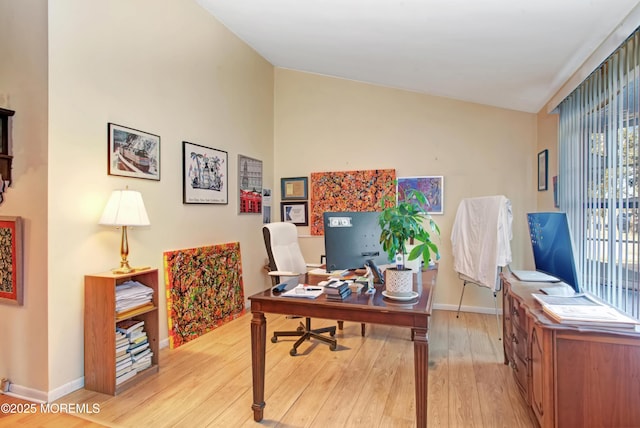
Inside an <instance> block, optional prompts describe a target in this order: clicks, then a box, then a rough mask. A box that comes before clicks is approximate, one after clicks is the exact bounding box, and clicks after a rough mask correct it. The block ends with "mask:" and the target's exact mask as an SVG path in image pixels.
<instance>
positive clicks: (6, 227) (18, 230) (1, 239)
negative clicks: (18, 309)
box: [0, 216, 23, 305]
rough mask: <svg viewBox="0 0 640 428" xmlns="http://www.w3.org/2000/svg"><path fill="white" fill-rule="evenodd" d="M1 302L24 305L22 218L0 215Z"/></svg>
mask: <svg viewBox="0 0 640 428" xmlns="http://www.w3.org/2000/svg"><path fill="white" fill-rule="evenodd" d="M0 265H1V266H2V269H0V302H2V303H9V304H13V305H22V297H23V289H22V218H21V217H7V216H0Z"/></svg>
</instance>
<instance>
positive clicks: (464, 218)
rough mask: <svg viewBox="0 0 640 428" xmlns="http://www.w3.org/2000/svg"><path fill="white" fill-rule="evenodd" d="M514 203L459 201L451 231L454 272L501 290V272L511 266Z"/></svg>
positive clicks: (494, 198)
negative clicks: (500, 270)
mask: <svg viewBox="0 0 640 428" xmlns="http://www.w3.org/2000/svg"><path fill="white" fill-rule="evenodd" d="M512 222H513V214H512V212H511V201H510V200H509V199H507V198H506V197H505V196H502V195H498V196H484V197H479V198H467V199H463V200H462V201H460V205H459V206H458V212H457V213H456V219H455V222H454V224H453V229H452V231H451V244H452V250H453V257H454V263H453V268H454V270H455V271H456V272H458V273H459V274H461V275H463V276H465V277H467V278H469V279H470V280H472V281H473V282H475V283H477V284H479V285H482V286H485V287H488V288H491V289H492V290H493V291H496V290H497V289H499V281H500V278H499V276H498V268H499V267H504V266H507V265H508V264H509V263H511V238H512V236H513V235H512V231H511V225H512Z"/></svg>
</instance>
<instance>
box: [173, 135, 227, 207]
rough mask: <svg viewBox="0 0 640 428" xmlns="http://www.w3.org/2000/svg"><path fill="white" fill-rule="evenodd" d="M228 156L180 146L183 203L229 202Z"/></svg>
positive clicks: (184, 143)
mask: <svg viewBox="0 0 640 428" xmlns="http://www.w3.org/2000/svg"><path fill="white" fill-rule="evenodd" d="M228 160H229V158H228V154H227V152H225V151H224V150H217V149H212V148H211V147H205V146H201V145H199V144H193V143H189V142H187V141H183V142H182V174H183V177H182V203H183V204H226V203H228V201H229V198H228V197H229V179H228V175H229V174H228V170H229V169H228V167H229V162H228Z"/></svg>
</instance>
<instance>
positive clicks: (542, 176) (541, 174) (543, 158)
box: [538, 149, 549, 191]
mask: <svg viewBox="0 0 640 428" xmlns="http://www.w3.org/2000/svg"><path fill="white" fill-rule="evenodd" d="M548 157H549V150H547V149H544V150H543V151H541V152H540V153H538V191H543V190H547V187H548V186H547V166H548V162H549V161H548Z"/></svg>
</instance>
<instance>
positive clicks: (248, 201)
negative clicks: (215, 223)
mask: <svg viewBox="0 0 640 428" xmlns="http://www.w3.org/2000/svg"><path fill="white" fill-rule="evenodd" d="M262 208H263V207H262V161H261V160H258V159H253V158H250V157H248V156H243V155H238V213H240V214H261V213H262Z"/></svg>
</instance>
